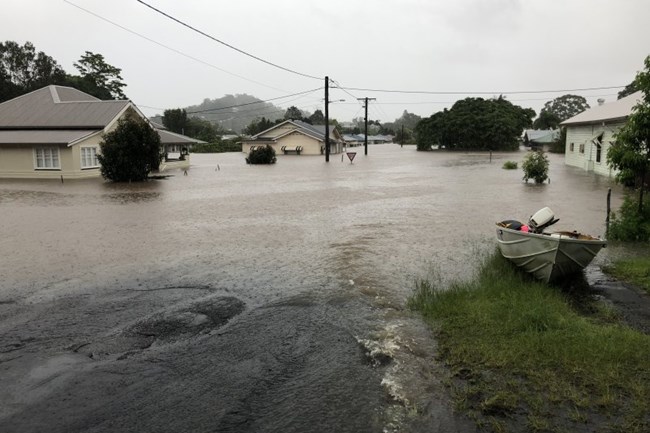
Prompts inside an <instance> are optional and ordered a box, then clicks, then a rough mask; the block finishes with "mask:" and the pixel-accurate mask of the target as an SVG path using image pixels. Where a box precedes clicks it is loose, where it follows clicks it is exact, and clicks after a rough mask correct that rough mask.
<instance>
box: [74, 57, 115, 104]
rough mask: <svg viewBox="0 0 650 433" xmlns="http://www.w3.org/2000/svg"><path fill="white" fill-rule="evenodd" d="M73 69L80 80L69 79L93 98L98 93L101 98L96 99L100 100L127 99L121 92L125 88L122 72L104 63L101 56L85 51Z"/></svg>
mask: <svg viewBox="0 0 650 433" xmlns="http://www.w3.org/2000/svg"><path fill="white" fill-rule="evenodd" d="M74 67H75V68H76V69H77V70H78V71H79V74H80V78H78V79H75V78H74V77H71V78H72V81H75V82H76V84H77V85H79V86H81V87H84V88H85V89H86V90H84V88H81V89H80V90H84V91H86V92H87V93H90V94H91V95H94V96H97V95H96V94H95V93H99V94H100V95H101V97H100V96H97V97H98V98H100V99H127V97H126V95H125V94H124V92H123V91H122V88H123V87H126V84H125V83H124V82H122V76H121V75H120V73H121V72H122V70H121V69H120V68H116V67H115V66H112V65H109V64H108V63H106V61H105V60H104V56H102V55H101V54H95V53H92V52H90V51H86V53H85V54H84V55H82V56H81V58H80V59H79V61H78V62H77V63H75V64H74ZM91 92H95V93H91Z"/></svg>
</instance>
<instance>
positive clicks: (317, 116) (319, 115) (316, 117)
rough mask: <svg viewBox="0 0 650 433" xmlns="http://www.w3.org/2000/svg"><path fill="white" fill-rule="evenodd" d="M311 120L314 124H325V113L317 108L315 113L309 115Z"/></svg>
mask: <svg viewBox="0 0 650 433" xmlns="http://www.w3.org/2000/svg"><path fill="white" fill-rule="evenodd" d="M309 120H310V121H311V124H312V125H324V124H325V115H324V114H323V112H322V111H320V110H316V111H314V114H312V115H311V116H309Z"/></svg>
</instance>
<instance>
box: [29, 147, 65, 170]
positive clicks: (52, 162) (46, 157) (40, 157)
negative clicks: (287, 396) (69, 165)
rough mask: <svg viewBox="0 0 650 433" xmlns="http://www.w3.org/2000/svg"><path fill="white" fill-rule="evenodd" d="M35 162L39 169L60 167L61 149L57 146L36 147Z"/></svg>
mask: <svg viewBox="0 0 650 433" xmlns="http://www.w3.org/2000/svg"><path fill="white" fill-rule="evenodd" d="M34 160H35V161H34V162H35V165H36V168H37V169H52V170H56V169H60V168H61V164H60V163H59V149H58V148H57V147H42V148H38V149H34Z"/></svg>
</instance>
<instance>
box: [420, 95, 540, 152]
mask: <svg viewBox="0 0 650 433" xmlns="http://www.w3.org/2000/svg"><path fill="white" fill-rule="evenodd" d="M534 116H535V111H534V110H532V109H530V108H527V109H524V108H522V107H519V106H517V105H513V104H512V103H511V102H509V101H508V100H507V99H505V98H503V97H499V98H494V99H488V100H486V99H483V98H466V99H463V100H460V101H457V102H456V103H455V104H454V105H453V106H452V107H451V109H449V110H447V109H445V110H444V111H441V112H438V113H435V114H433V115H432V116H430V117H428V118H426V119H422V120H421V121H420V122H419V123H418V124H417V126H416V128H415V133H416V143H417V145H418V150H427V149H430V148H431V146H432V145H436V144H437V145H439V146H441V147H444V148H446V149H476V150H515V149H517V146H518V139H519V137H520V136H521V133H522V132H523V130H524V129H525V128H527V127H530V125H531V124H532V118H533V117H534Z"/></svg>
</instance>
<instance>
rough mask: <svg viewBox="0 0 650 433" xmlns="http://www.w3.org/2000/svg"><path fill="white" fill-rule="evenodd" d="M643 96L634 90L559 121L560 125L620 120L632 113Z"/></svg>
mask: <svg viewBox="0 0 650 433" xmlns="http://www.w3.org/2000/svg"><path fill="white" fill-rule="evenodd" d="M642 98H643V93H642V92H640V91H639V92H635V93H632V94H631V95H629V96H626V97H625V98H621V99H619V100H618V101H614V102H610V103H607V104H603V105H597V106H595V107H592V108H589V109H587V110H585V111H583V112H582V113H580V114H578V115H577V116H573V117H572V118H570V119H567V120H565V121H564V122H562V123H560V125H576V124H580V123H587V124H588V123H599V122H606V121H613V120H622V119H625V118H626V117H627V116H629V115H630V114H632V108H633V107H634V106H635V105H636V104H637V102H639V101H641V99H642Z"/></svg>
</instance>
